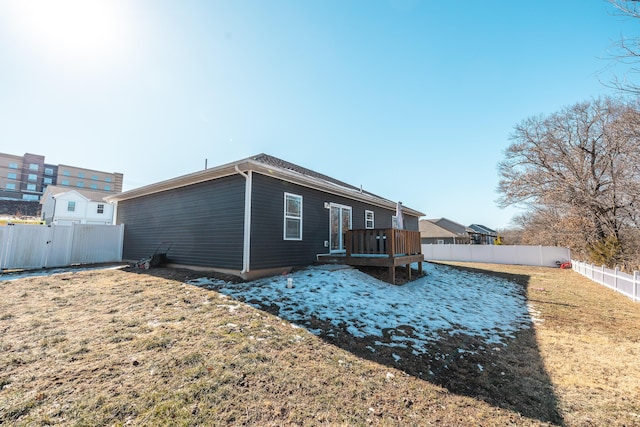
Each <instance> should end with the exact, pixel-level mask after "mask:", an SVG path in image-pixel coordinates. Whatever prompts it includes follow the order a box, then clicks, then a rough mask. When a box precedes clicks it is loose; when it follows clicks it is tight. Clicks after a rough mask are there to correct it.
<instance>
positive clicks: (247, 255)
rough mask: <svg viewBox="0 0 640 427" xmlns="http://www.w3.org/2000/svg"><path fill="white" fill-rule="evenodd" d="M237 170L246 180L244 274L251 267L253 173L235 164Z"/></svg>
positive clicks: (243, 248)
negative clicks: (242, 169)
mask: <svg viewBox="0 0 640 427" xmlns="http://www.w3.org/2000/svg"><path fill="white" fill-rule="evenodd" d="M235 170H236V172H238V173H239V174H240V175H242V176H243V177H244V179H245V180H246V185H245V187H244V243H243V245H242V271H241V272H240V274H242V275H244V274H246V273H248V272H249V270H250V267H251V192H252V182H253V179H252V177H253V175H252V172H251V171H250V170H249V171H247V172H242V171H241V170H240V168H239V167H238V165H235Z"/></svg>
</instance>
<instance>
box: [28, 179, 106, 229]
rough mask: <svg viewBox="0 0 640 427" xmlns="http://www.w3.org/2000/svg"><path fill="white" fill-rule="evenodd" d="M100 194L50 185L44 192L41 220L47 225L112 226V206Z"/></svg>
mask: <svg viewBox="0 0 640 427" xmlns="http://www.w3.org/2000/svg"><path fill="white" fill-rule="evenodd" d="M105 196H106V194H105V193H102V192H91V191H81V190H70V189H69V188H66V187H58V186H55V185H50V186H48V187H47V189H46V190H45V192H44V195H43V196H42V199H41V200H40V204H41V205H42V220H43V221H45V222H46V224H47V225H49V224H57V225H70V224H113V220H114V205H113V204H112V203H108V202H106V201H105V200H104V197H105Z"/></svg>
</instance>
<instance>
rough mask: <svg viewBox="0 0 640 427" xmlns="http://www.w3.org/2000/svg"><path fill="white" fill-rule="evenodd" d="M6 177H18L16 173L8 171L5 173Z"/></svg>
mask: <svg viewBox="0 0 640 427" xmlns="http://www.w3.org/2000/svg"><path fill="white" fill-rule="evenodd" d="M7 178H9V179H18V174H16V173H13V172H9V173H8V174H7Z"/></svg>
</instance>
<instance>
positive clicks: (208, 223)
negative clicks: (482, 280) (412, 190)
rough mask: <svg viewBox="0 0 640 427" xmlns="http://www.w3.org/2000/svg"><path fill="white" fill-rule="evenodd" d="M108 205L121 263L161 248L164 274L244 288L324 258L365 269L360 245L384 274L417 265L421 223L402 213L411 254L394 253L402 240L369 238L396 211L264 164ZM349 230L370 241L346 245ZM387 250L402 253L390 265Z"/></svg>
mask: <svg viewBox="0 0 640 427" xmlns="http://www.w3.org/2000/svg"><path fill="white" fill-rule="evenodd" d="M107 200H109V201H113V202H117V212H116V217H117V219H116V222H117V223H118V224H125V237H124V248H123V258H124V259H126V260H130V261H135V260H139V259H141V258H144V257H147V256H150V255H152V254H153V253H154V251H156V250H157V248H158V247H159V246H160V245H162V244H163V243H167V242H170V243H171V246H170V251H169V252H168V253H167V257H168V259H169V261H170V263H171V265H176V266H183V267H187V268H196V269H210V270H216V271H221V272H226V273H230V274H235V275H239V276H241V277H243V278H254V277H259V276H266V275H272V274H279V273H280V272H284V271H287V270H288V269H291V268H292V267H295V266H304V265H310V264H312V263H314V262H316V261H317V260H318V258H319V257H321V256H322V255H338V256H340V255H342V256H343V257H345V258H349V259H357V260H360V259H366V258H367V257H359V255H363V254H362V253H360V252H362V251H365V250H367V251H369V250H373V249H371V247H368V246H366V244H365V246H362V244H363V242H365V243H366V242H375V243H378V244H379V246H378V247H377V249H376V250H377V251H378V252H376V253H375V254H374V253H373V252H372V253H371V255H372V256H373V255H378V258H384V256H385V253H386V254H389V253H391V256H390V257H389V258H390V259H391V263H392V264H393V265H390V264H389V263H386V264H381V265H386V266H388V267H389V268H390V273H391V269H393V268H395V265H407V264H408V263H409V262H417V261H420V262H421V261H422V260H423V257H422V255H421V254H420V249H419V246H420V245H419V233H418V219H419V217H421V216H423V215H424V214H422V213H421V212H419V211H416V210H414V209H411V208H407V207H404V208H403V210H402V217H403V221H401V222H402V223H403V224H404V229H405V230H403V232H406V233H409V234H411V233H413V234H415V236H417V238H416V242H417V246H418V248H417V250H416V248H415V245H413V246H412V249H410V250H406V249H400V247H401V246H402V245H401V244H394V242H395V241H396V240H397V237H398V236H400V237H401V239H400V240H402V239H403V237H402V236H403V235H404V234H403V233H401V232H400V231H399V232H398V233H394V232H393V231H391V232H389V233H386V232H384V231H382V232H377V234H376V230H393V224H394V222H396V223H398V221H397V218H394V217H395V216H396V208H397V207H398V203H396V202H393V201H391V200H388V199H385V198H382V197H380V196H377V195H375V194H373V193H370V192H368V191H365V190H363V189H362V188H360V187H355V186H352V185H349V184H347V183H344V182H341V181H338V180H336V179H333V178H331V177H329V176H326V175H323V174H320V173H317V172H314V171H312V170H309V169H306V168H303V167H301V166H298V165H295V164H293V163H289V162H287V161H284V160H281V159H278V158H276V157H273V156H270V155H267V154H259V155H257V156H253V157H249V158H246V159H242V160H238V161H235V162H232V163H228V164H224V165H221V166H217V167H214V168H210V169H205V170H202V171H198V172H195V173H191V174H188V175H184V176H180V177H177V178H173V179H169V180H166V181H162V182H158V183H155V184H151V185H147V186H144V187H140V188H137V189H133V190H130V191H126V192H124V193H121V194H118V195H115V196H109V197H108V198H107ZM351 230H368V231H369V234H367V236H364V234H358V235H353V236H351V235H350V234H349V232H350V231H351ZM392 236H396V240H394V238H391V237H392ZM388 237H389V238H388ZM382 243H384V244H382ZM387 243H388V244H387ZM400 243H402V242H400ZM390 248H395V249H393V250H396V251H400V250H402V251H404V252H405V253H404V254H402V255H403V257H400V258H397V259H396V258H395V253H393V251H392V249H390ZM381 251H386V252H384V253H383V252H381ZM390 251H391V252H390ZM374 252H375V251H374ZM354 262H356V261H354ZM401 263H405V264H401Z"/></svg>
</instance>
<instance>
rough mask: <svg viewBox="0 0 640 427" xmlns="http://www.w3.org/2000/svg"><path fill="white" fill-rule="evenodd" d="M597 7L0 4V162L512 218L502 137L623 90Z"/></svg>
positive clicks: (619, 22) (156, 0)
mask: <svg viewBox="0 0 640 427" xmlns="http://www.w3.org/2000/svg"><path fill="white" fill-rule="evenodd" d="M638 28H640V22H637V21H633V20H629V19H627V18H623V17H620V16H615V15H614V14H613V9H612V7H611V6H610V5H609V4H608V3H607V2H606V1H604V0H562V1H558V0H553V1H546V0H542V1H535V2H524V1H506V0H505V1H491V0H488V1H483V2H477V1H447V2H443V1H426V0H425V1H414V0H398V1H394V0H367V1H359V0H346V1H337V0H322V1H319V0H305V1H281V0H270V1H242V0H239V1H210V0H202V1H196V0H186V1H182V2H176V1H171V0H153V1H152V0H111V1H100V0H94V1H83V0H57V1H46V0H0V64H1V65H0V151H1V152H7V153H11V154H17V155H22V154H24V153H25V152H31V153H36V154H42V155H44V156H45V157H46V161H47V162H49V163H54V164H57V163H61V164H69V165H77V166H81V167H87V168H92V169H97V170H105V171H115V172H122V173H123V174H124V188H125V190H127V189H132V188H135V187H139V186H141V185H146V184H150V183H153V182H157V181H160V180H164V179H169V178H173V177H175V176H179V175H182V174H186V173H190V172H194V171H196V170H199V169H202V168H203V167H204V164H205V159H207V162H208V165H209V166H214V165H218V164H222V163H227V162H230V161H234V160H238V159H241V158H245V157H248V156H251V155H253V154H258V153H262V152H265V153H268V154H271V155H274V156H277V157H280V158H283V159H285V160H288V161H291V162H294V163H297V164H300V165H302V166H304V167H307V168H310V169H313V170H316V171H318V172H321V173H324V174H327V175H330V176H333V177H335V178H337V179H341V180H343V181H346V182H348V183H350V184H353V185H357V186H360V185H362V186H363V187H364V188H365V189H366V190H368V191H371V192H374V193H376V194H379V195H381V196H384V197H386V198H389V199H392V200H400V201H402V202H403V203H404V204H405V205H406V206H409V207H412V208H414V209H418V210H420V211H422V212H425V213H426V217H427V218H440V217H446V218H449V219H451V220H454V221H456V222H459V223H462V224H464V225H469V224H472V223H480V224H484V225H486V226H489V227H491V228H503V227H506V226H508V225H509V221H510V219H511V217H512V216H513V215H514V214H516V213H518V212H519V211H518V210H517V209H514V208H507V209H500V208H498V207H497V205H496V203H495V200H496V199H497V197H498V194H497V193H496V187H497V183H498V175H497V167H496V165H497V163H498V162H499V161H500V160H501V159H502V158H503V151H504V149H505V148H506V147H507V146H508V145H509V135H510V134H511V132H512V130H513V127H514V126H515V125H516V124H517V123H519V122H520V121H522V120H524V119H525V118H527V117H530V116H535V115H539V114H550V113H553V112H556V111H558V110H560V109H561V108H563V107H564V106H567V105H571V104H573V103H575V102H578V101H584V100H588V99H590V98H592V97H597V96H602V95H607V94H615V93H614V92H613V91H612V90H611V89H608V88H607V87H606V86H604V85H603V83H602V82H608V81H610V80H611V78H612V76H613V73H616V74H618V75H619V76H621V77H624V71H625V68H623V67H622V66H620V64H616V63H615V62H613V61H611V60H610V59H609V57H610V56H611V55H612V53H614V52H615V50H614V49H613V47H612V46H613V44H614V43H615V42H616V41H619V40H620V39H621V37H622V36H635V35H637V33H638Z"/></svg>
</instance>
